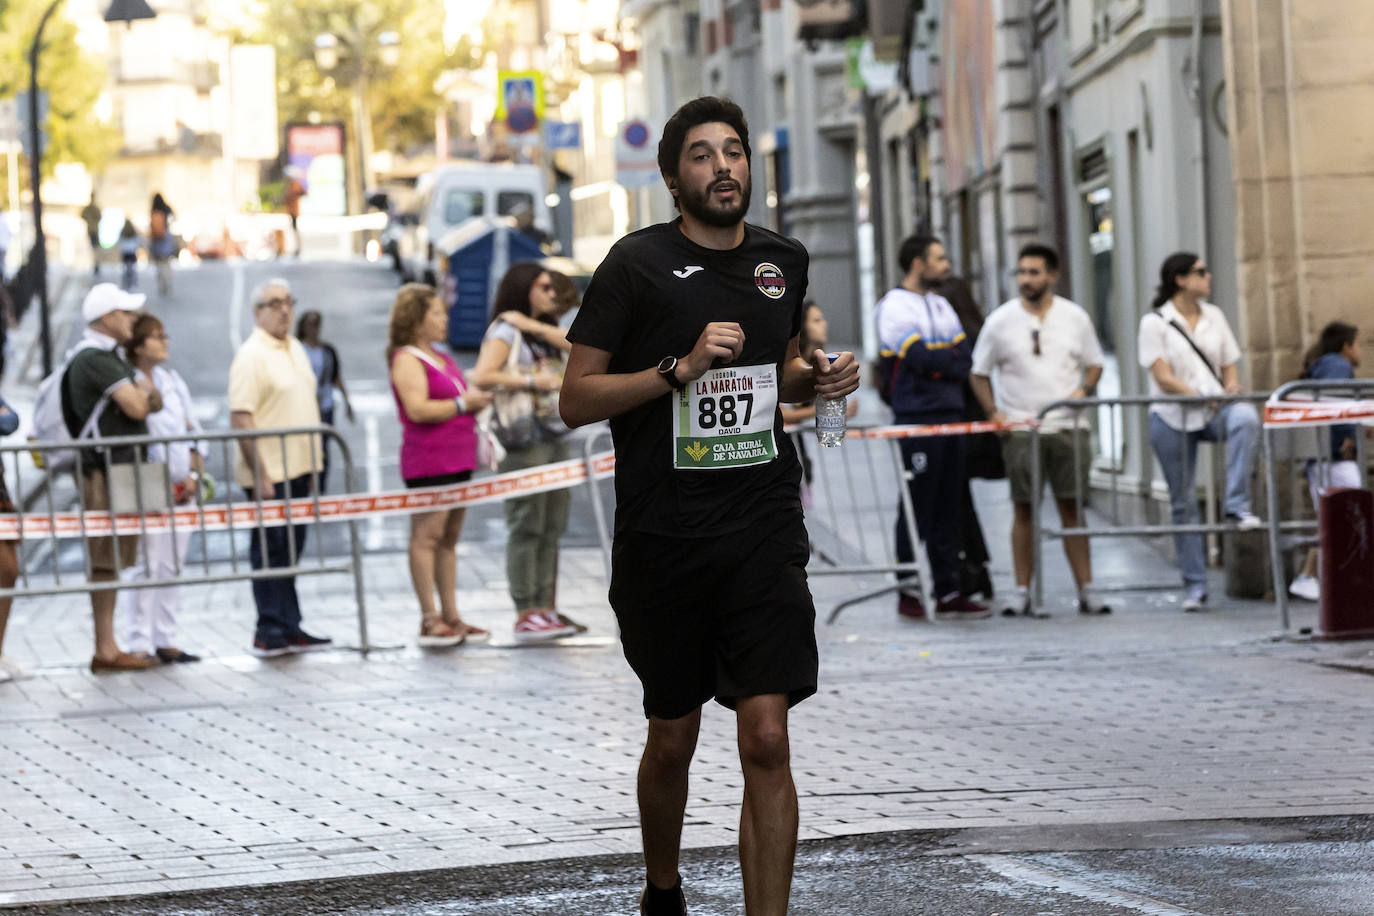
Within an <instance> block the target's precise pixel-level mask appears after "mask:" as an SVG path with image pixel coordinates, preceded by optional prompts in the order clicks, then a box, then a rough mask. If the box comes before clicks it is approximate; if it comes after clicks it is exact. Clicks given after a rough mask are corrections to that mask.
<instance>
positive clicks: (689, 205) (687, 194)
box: [677, 179, 753, 229]
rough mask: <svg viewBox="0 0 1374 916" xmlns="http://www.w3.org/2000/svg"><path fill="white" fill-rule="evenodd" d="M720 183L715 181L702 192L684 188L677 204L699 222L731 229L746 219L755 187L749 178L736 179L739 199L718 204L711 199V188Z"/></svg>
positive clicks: (678, 196)
mask: <svg viewBox="0 0 1374 916" xmlns="http://www.w3.org/2000/svg"><path fill="white" fill-rule="evenodd" d="M732 180H733V179H732ZM718 184H720V182H718V181H713V182H711V184H710V185H709V186H707V188H706V190H705V191H703V192H700V193H698V192H696V191H690V190H688V189H687V188H682V189H681V191H680V192H679V193H678V195H677V204H678V206H679V207H680V208H681V209H682V211H683V212H684V213H687V214H689V215H690V216H691V217H692V218H693V219H695V220H697V221H698V222H701V223H705V224H706V225H708V226H714V227H716V228H717V229H729V228H730V227H731V226H736V225H738V224H739V222H740V220H742V219H744V214H746V213H748V212H749V194H750V192H751V191H752V190H753V188H752V187H751V184H750V182H749V181H748V180H747V179H746V180H744V181H735V184H736V185H737V186H738V187H739V192H738V193H739V199H738V200H737V201H735V202H734V203H720V204H718V203H715V202H714V201H713V200H712V199H711V189H712V188H714V187H715V186H716V185H718Z"/></svg>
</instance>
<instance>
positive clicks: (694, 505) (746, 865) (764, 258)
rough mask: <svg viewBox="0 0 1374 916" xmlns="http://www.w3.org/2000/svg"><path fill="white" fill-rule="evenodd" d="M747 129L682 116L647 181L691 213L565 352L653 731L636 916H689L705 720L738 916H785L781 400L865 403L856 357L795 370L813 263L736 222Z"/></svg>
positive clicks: (567, 402)
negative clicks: (727, 731)
mask: <svg viewBox="0 0 1374 916" xmlns="http://www.w3.org/2000/svg"><path fill="white" fill-rule="evenodd" d="M749 157H750V148H749V129H748V127H747V125H746V124H745V120H744V113H743V112H742V111H741V110H740V108H739V106H738V105H736V104H735V103H733V102H731V101H729V100H726V99H719V98H712V97H705V98H699V99H694V100H693V101H690V102H688V103H686V104H685V105H683V106H682V107H681V108H679V109H678V110H677V112H676V113H675V114H674V115H673V117H672V118H671V119H669V121H668V123H667V124H666V125H664V129H663V139H662V140H661V141H660V143H659V147H658V166H659V171H660V172H661V173H662V175H663V179H664V182H665V183H666V184H667V186H668V191H669V193H670V194H672V196H673V198H674V200H675V202H676V205H677V207H678V209H679V210H680V211H681V215H680V216H679V217H678V218H677V219H676V220H673V221H672V222H669V223H663V224H660V225H656V226H651V227H649V228H647V229H642V230H640V231H638V232H635V233H632V234H630V235H628V236H626V237H625V238H623V239H621V240H620V241H619V242H618V243H616V245H615V247H614V248H612V249H611V252H610V254H609V255H608V256H607V257H606V260H605V261H604V262H602V264H601V266H600V267H599V268H598V269H597V271H596V275H595V276H594V277H593V279H592V282H591V285H590V286H589V287H588V289H587V294H586V296H585V298H584V299H583V302H582V310H581V311H580V312H579V314H578V316H577V319H576V321H574V323H573V326H572V329H571V330H570V331H569V333H568V339H569V340H570V341H572V344H573V347H572V352H571V354H570V355H569V358H568V364H567V372H566V376H565V379H564V383H563V393H562V396H561V398H560V407H561V411H562V414H563V419H564V421H565V422H567V423H568V424H569V425H570V426H582V425H584V424H587V423H594V422H596V421H599V420H603V419H610V421H611V434H612V436H613V437H614V440H615V449H616V461H617V465H616V477H615V483H616V519H615V545H614V551H613V554H612V573H611V589H610V601H611V606H612V607H613V608H614V609H615V613H616V617H617V619H618V620H619V623H620V630H621V641H622V644H623V647H624V651H625V657H626V659H627V660H628V661H629V663H630V666H631V667H632V668H633V669H634V671H635V673H636V674H637V675H638V676H639V679H640V682H641V683H642V684H643V687H644V713H645V715H646V717H647V718H648V720H649V727H648V737H647V739H646V743H645V748H644V757H643V759H642V761H641V763H640V768H639V811H640V822H641V823H640V827H641V832H642V835H643V841H644V859H645V865H646V867H647V881H646V883H645V886H644V890H643V893H642V894H641V896H640V912H641V913H644V914H649V916H656V914H672V916H679V914H683V913H686V912H687V905H686V900H685V898H684V896H683V893H682V880H681V877H680V876H679V874H678V853H679V848H680V844H681V837H682V820H683V815H684V812H685V809H686V805H687V773H688V768H689V766H690V764H691V761H692V755H693V752H694V751H695V749H696V742H697V733H698V730H699V728H700V724H701V707H702V705H703V704H704V703H705V702H706V701H707V700H710V699H712V698H715V700H716V701H717V702H718V703H720V704H721V705H722V706H725V707H726V708H728V709H732V710H734V711H735V714H736V719H737V734H738V742H739V756H740V761H741V766H742V768H743V771H744V802H743V810H742V811H741V815H740V866H741V871H742V872H743V878H744V901H745V911H746V912H747V913H748V914H749V916H779V914H783V913H786V911H787V899H788V895H789V893H790V890H791V884H792V863H793V858H794V856H795V853H796V845H797V792H796V788H795V786H794V785H793V783H792V773H791V768H790V762H789V760H790V751H789V746H788V736H787V713H788V709H789V708H790V707H792V706H793V705H795V704H796V703H799V702H800V701H802V700H804V699H805V698H807V697H809V696H811V694H813V693H815V692H816V671H817V652H816V636H815V615H816V612H815V607H814V606H813V604H812V601H811V592H810V590H809V588H808V587H807V583H806V561H807V557H808V548H807V537H806V528H805V526H804V525H803V521H802V510H801V496H800V480H801V466H800V464H799V463H798V461H797V455H796V452H795V450H794V449H793V447H792V445H791V443H790V441H789V440H788V438H787V436H785V435H784V434H783V431H782V415H781V412H780V411H779V409H778V405H779V404H780V403H795V402H798V401H807V400H810V399H812V398H814V397H816V396H817V395H820V396H823V397H827V398H837V397H840V396H842V395H847V394H850V393H851V392H853V391H854V390H855V389H857V388H858V385H859V368H858V363H857V362H856V361H855V359H854V356H853V354H852V353H848V352H845V353H841V354H840V355H839V357H838V358H837V359H836V360H835V361H834V362H833V363H829V362H827V360H826V358H825V353H824V352H823V351H821V350H816V351H815V352H813V353H808V354H805V355H804V356H803V355H802V354H800V353H799V350H798V347H799V344H798V338H797V335H798V334H799V332H800V331H801V324H802V303H803V301H804V300H805V299H806V286H807V266H808V263H809V256H808V255H807V253H806V249H804V248H803V247H802V246H801V245H800V244H799V243H798V242H796V241H793V240H791V239H787V238H783V237H782V236H779V235H776V234H774V233H772V232H769V231H768V230H766V229H761V228H759V227H757V226H754V225H750V224H748V223H745V222H744V215H745V213H746V212H748V209H749V193H750V176H749Z"/></svg>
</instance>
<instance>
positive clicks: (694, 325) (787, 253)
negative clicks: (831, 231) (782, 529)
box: [568, 220, 810, 537]
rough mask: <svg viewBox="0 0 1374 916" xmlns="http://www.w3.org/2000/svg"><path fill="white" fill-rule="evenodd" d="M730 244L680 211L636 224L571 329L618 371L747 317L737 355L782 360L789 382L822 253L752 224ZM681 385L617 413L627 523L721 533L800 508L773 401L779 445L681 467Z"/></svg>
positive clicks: (633, 527) (646, 364) (620, 489)
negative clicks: (744, 458) (814, 257)
mask: <svg viewBox="0 0 1374 916" xmlns="http://www.w3.org/2000/svg"><path fill="white" fill-rule="evenodd" d="M744 228H745V235H744V241H743V242H742V243H741V244H740V245H739V246H738V247H736V248H733V249H731V250H729V251H716V250H713V249H710V248H703V247H701V246H700V245H697V244H696V243H694V242H692V241H691V240H690V239H688V238H687V236H685V235H683V234H682V231H681V229H680V228H679V221H678V220H674V221H673V222H670V223H661V224H659V225H656V226H651V227H649V228H647V229H641V230H640V231H638V232H634V233H631V234H630V235H627V236H625V237H624V238H623V239H621V240H620V241H619V242H617V243H616V244H615V246H614V247H613V248H612V249H611V251H610V253H609V254H608V255H607V256H606V260H605V261H603V262H602V264H601V266H600V267H598V268H597V270H596V274H595V275H594V276H593V277H592V281H591V284H590V285H589V286H588V287H587V293H586V295H585V296H584V297H583V299H582V308H581V310H580V311H579V312H578V314H577V318H576V320H575V321H574V322H573V325H572V328H571V329H570V330H569V332H568V339H569V340H570V341H572V342H573V343H577V344H582V345H584V346H588V347H594V348H596V349H598V350H605V351H607V352H609V353H610V354H611V359H610V365H609V370H608V371H610V372H612V373H633V372H640V371H642V370H644V369H647V368H650V367H652V366H657V365H658V363H659V362H660V361H661V360H662V359H663V358H664V357H665V356H677V357H679V358H680V357H683V356H686V355H687V354H688V353H690V352H691V350H692V347H694V346H695V345H696V342H697V338H699V337H700V336H701V332H702V330H703V329H704V328H705V327H706V325H707V324H709V323H710V322H712V321H736V322H739V324H740V327H741V328H742V329H743V330H744V349H743V352H742V353H741V354H740V357H739V359H737V360H735V362H734V363H732V365H733V366H738V367H743V366H764V365H768V364H772V365H773V366H774V367H775V372H776V379H777V384H778V385H779V386H781V384H782V363H783V361H784V360H785V359H786V356H787V345H788V342H789V341H790V340H791V339H792V338H793V337H796V336H797V334H798V333H799V332H800V331H801V322H802V301H803V300H804V299H805V298H806V285H807V267H808V264H809V261H810V258H809V256H808V255H807V253H806V249H805V248H803V247H802V245H801V243H800V242H797V241H795V240H793V239H788V238H784V237H783V236H780V235H777V234H776V233H773V232H769V231H768V230H767V229H761V228H759V227H758V226H752V225H749V224H747V223H746V224H745V227H744ZM675 403H676V393H670V394H665V395H664V396H663V397H660V398H656V399H654V400H652V401H650V402H648V403H646V404H642V405H640V406H639V407H636V408H635V409H633V410H630V411H626V412H625V413H623V414H621V415H619V416H617V417H613V418H611V435H612V437H613V439H614V441H615V449H616V474H615V487H616V532H617V533H620V532H625V531H643V532H651V533H654V534H664V535H669V536H674V537H710V536H712V535H716V534H722V533H725V532H729V531H739V530H741V529H743V528H746V527H749V526H750V525H751V524H752V523H753V522H755V521H757V520H758V519H760V518H762V517H765V516H768V515H772V514H775V513H778V512H782V511H788V510H799V509H800V506H801V500H800V495H799V489H798V486H799V481H800V472H801V468H800V465H799V464H798V463H797V455H796V450H795V449H794V448H793V447H792V443H791V440H790V439H788V437H787V436H786V435H785V434H784V433H783V431H782V413H781V411H779V410H777V409H774V411H773V438H774V441H775V443H776V446H777V452H776V457H775V458H774V459H773V460H772V461H768V462H766V463H763V464H755V465H751V466H748V467H736V468H731V469H728V470H709V471H708V470H677V469H674V467H673V464H674V449H675V448H676V447H677V446H676V445H675V443H674V440H673V429H672V422H673V415H672V411H673V409H674V405H675Z"/></svg>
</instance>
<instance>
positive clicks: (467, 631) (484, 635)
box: [444, 620, 491, 642]
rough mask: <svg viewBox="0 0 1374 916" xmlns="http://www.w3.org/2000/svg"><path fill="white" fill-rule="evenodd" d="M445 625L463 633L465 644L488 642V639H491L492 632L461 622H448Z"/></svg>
mask: <svg viewBox="0 0 1374 916" xmlns="http://www.w3.org/2000/svg"><path fill="white" fill-rule="evenodd" d="M444 623H445V625H446V626H449V627H451V628H453V629H454V630H456V631H457V632H459V633H462V634H463V641H464V642H486V641H487V640H488V639H491V630H484V629H482V628H481V627H475V626H473V625H472V624H470V623H464V622H463V621H461V620H458V621H453V622H450V621H447V620H446V621H444Z"/></svg>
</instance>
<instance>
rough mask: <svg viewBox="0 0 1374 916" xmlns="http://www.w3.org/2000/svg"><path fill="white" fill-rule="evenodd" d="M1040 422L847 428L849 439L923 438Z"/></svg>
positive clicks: (799, 428) (802, 426)
mask: <svg viewBox="0 0 1374 916" xmlns="http://www.w3.org/2000/svg"><path fill="white" fill-rule="evenodd" d="M1039 425H1040V424H1039V423H1038V422H1037V421H1035V420H1003V421H1001V422H997V423H994V422H993V421H991V420H970V421H968V422H961V423H932V424H928V425H925V426H899V425H895V424H894V425H892V426H869V427H862V428H859V429H849V430H845V437H846V438H849V439H921V438H927V437H930V436H971V435H973V434H975V433H1000V432H1006V431H1008V430H1013V429H1034V428H1035V427H1036V426H1039ZM810 428H811V424H810V423H809V422H808V423H794V424H792V425H791V426H788V427H787V429H786V431H787V432H789V433H796V432H803V431H805V430H808V429H810Z"/></svg>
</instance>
